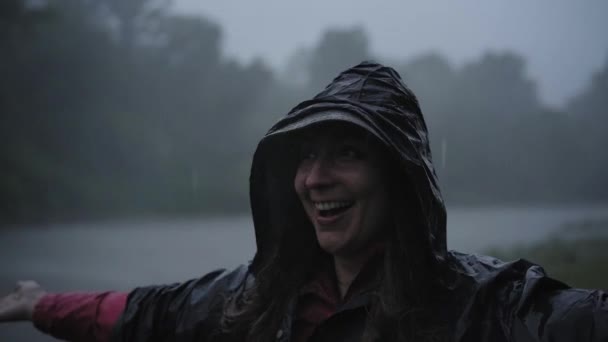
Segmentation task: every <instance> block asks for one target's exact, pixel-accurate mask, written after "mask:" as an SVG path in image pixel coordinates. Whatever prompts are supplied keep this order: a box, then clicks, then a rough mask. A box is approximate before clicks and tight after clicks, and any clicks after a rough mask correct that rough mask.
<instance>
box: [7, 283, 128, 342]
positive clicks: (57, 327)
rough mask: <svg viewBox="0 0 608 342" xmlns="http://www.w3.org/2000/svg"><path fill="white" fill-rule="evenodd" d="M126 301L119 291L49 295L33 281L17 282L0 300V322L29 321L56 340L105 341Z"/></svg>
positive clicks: (107, 339) (124, 294)
mask: <svg viewBox="0 0 608 342" xmlns="http://www.w3.org/2000/svg"><path fill="white" fill-rule="evenodd" d="M126 299H127V294H126V293H122V292H96V293H75V292H73V293H61V294H49V293H47V292H46V291H44V289H42V287H40V285H38V284H37V283H36V282H33V281H26V282H19V283H18V284H17V287H16V288H15V290H14V291H13V292H12V293H10V294H8V295H7V296H5V297H4V298H1V299H0V322H11V321H31V322H32V323H33V324H34V325H35V326H36V327H37V328H38V329H39V330H41V331H42V332H45V333H47V334H49V335H52V336H54V337H56V338H60V339H65V340H68V341H100V342H105V341H109V340H110V336H111V334H112V329H113V327H114V325H115V324H116V322H117V320H118V317H119V316H120V315H121V313H122V312H123V311H124V308H125V303H126Z"/></svg>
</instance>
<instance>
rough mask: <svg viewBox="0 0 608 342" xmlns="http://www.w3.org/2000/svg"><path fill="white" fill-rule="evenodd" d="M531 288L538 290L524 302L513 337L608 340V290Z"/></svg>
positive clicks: (546, 341) (543, 340)
mask: <svg viewBox="0 0 608 342" xmlns="http://www.w3.org/2000/svg"><path fill="white" fill-rule="evenodd" d="M544 279H547V278H544ZM551 281H552V280H551ZM526 290H527V289H524V292H526ZM530 291H531V292H536V293H532V294H531V295H530V296H529V297H528V300H523V301H522V302H521V303H520V307H519V310H518V311H517V313H516V317H515V319H514V324H513V330H512V332H513V336H514V338H513V341H539V342H549V341H551V342H562V341H563V342H567V341H577V342H578V341H580V342H584V341H594V342H600V341H601V342H608V293H606V292H604V291H601V290H586V289H573V288H568V289H554V290H537V289H534V288H532V289H530Z"/></svg>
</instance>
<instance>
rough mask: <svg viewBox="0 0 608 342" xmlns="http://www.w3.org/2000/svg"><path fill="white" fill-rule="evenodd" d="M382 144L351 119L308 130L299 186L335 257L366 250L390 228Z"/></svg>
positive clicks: (296, 183) (310, 215) (319, 233)
mask: <svg viewBox="0 0 608 342" xmlns="http://www.w3.org/2000/svg"><path fill="white" fill-rule="evenodd" d="M381 148H382V147H381V146H380V145H379V143H378V142H376V141H375V139H370V138H368V137H367V135H366V133H365V132H364V131H363V130H362V129H360V128H358V127H355V126H352V125H348V124H336V125H334V124H330V125H323V126H320V127H312V128H308V129H306V131H305V132H304V134H303V139H302V143H301V149H300V162H299V165H298V168H297V171H296V175H295V178H294V187H295V191H296V192H297V194H298V197H299V199H300V201H301V202H302V206H303V207H304V210H305V211H306V214H307V216H308V218H309V219H310V221H311V222H312V225H313V226H314V229H315V233H316V236H317V240H318V241H319V244H320V246H321V248H323V250H325V251H326V252H328V253H330V254H332V255H334V256H349V255H352V254H355V253H358V252H361V251H362V250H364V249H365V248H367V247H369V246H370V245H371V244H372V241H373V240H374V239H375V238H376V237H377V236H378V235H379V233H381V231H382V230H383V229H384V227H386V221H387V219H388V216H389V215H388V207H389V200H388V189H387V184H386V183H387V181H386V179H385V177H386V172H384V170H383V165H384V162H383V160H382V157H381V155H383V153H381V150H380V149H381Z"/></svg>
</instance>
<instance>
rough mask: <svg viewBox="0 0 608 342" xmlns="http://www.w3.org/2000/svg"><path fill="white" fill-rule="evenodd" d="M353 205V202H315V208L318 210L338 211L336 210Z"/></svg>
mask: <svg viewBox="0 0 608 342" xmlns="http://www.w3.org/2000/svg"><path fill="white" fill-rule="evenodd" d="M351 204H352V202H346V201H341V202H337V201H336V202H314V205H315V208H317V210H330V209H336V208H343V207H348V206H349V205H351Z"/></svg>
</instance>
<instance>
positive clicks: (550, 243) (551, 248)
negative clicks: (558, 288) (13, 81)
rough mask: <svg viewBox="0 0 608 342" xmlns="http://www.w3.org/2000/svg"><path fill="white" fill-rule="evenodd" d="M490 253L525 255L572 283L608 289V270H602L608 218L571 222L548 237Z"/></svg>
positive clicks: (607, 262)
mask: <svg viewBox="0 0 608 342" xmlns="http://www.w3.org/2000/svg"><path fill="white" fill-rule="evenodd" d="M487 254H489V255H493V256H496V257H498V258H500V259H503V260H514V259H518V258H524V259H527V260H530V261H532V262H534V263H537V264H539V265H541V266H543V268H544V269H545V271H546V272H547V273H548V274H549V276H551V277H552V278H555V279H558V280H561V281H563V282H565V283H567V284H569V285H570V286H573V287H580V288H595V289H603V290H606V291H608V272H605V271H604V272H602V271H599V272H598V270H606V265H608V221H603V222H602V221H600V222H583V223H579V224H575V225H571V226H567V227H564V228H563V229H562V230H561V231H558V232H557V233H556V234H553V235H552V236H550V237H549V238H547V239H546V240H543V241H539V242H535V243H532V244H529V245H521V246H513V247H510V248H493V249H490V250H488V251H487Z"/></svg>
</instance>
